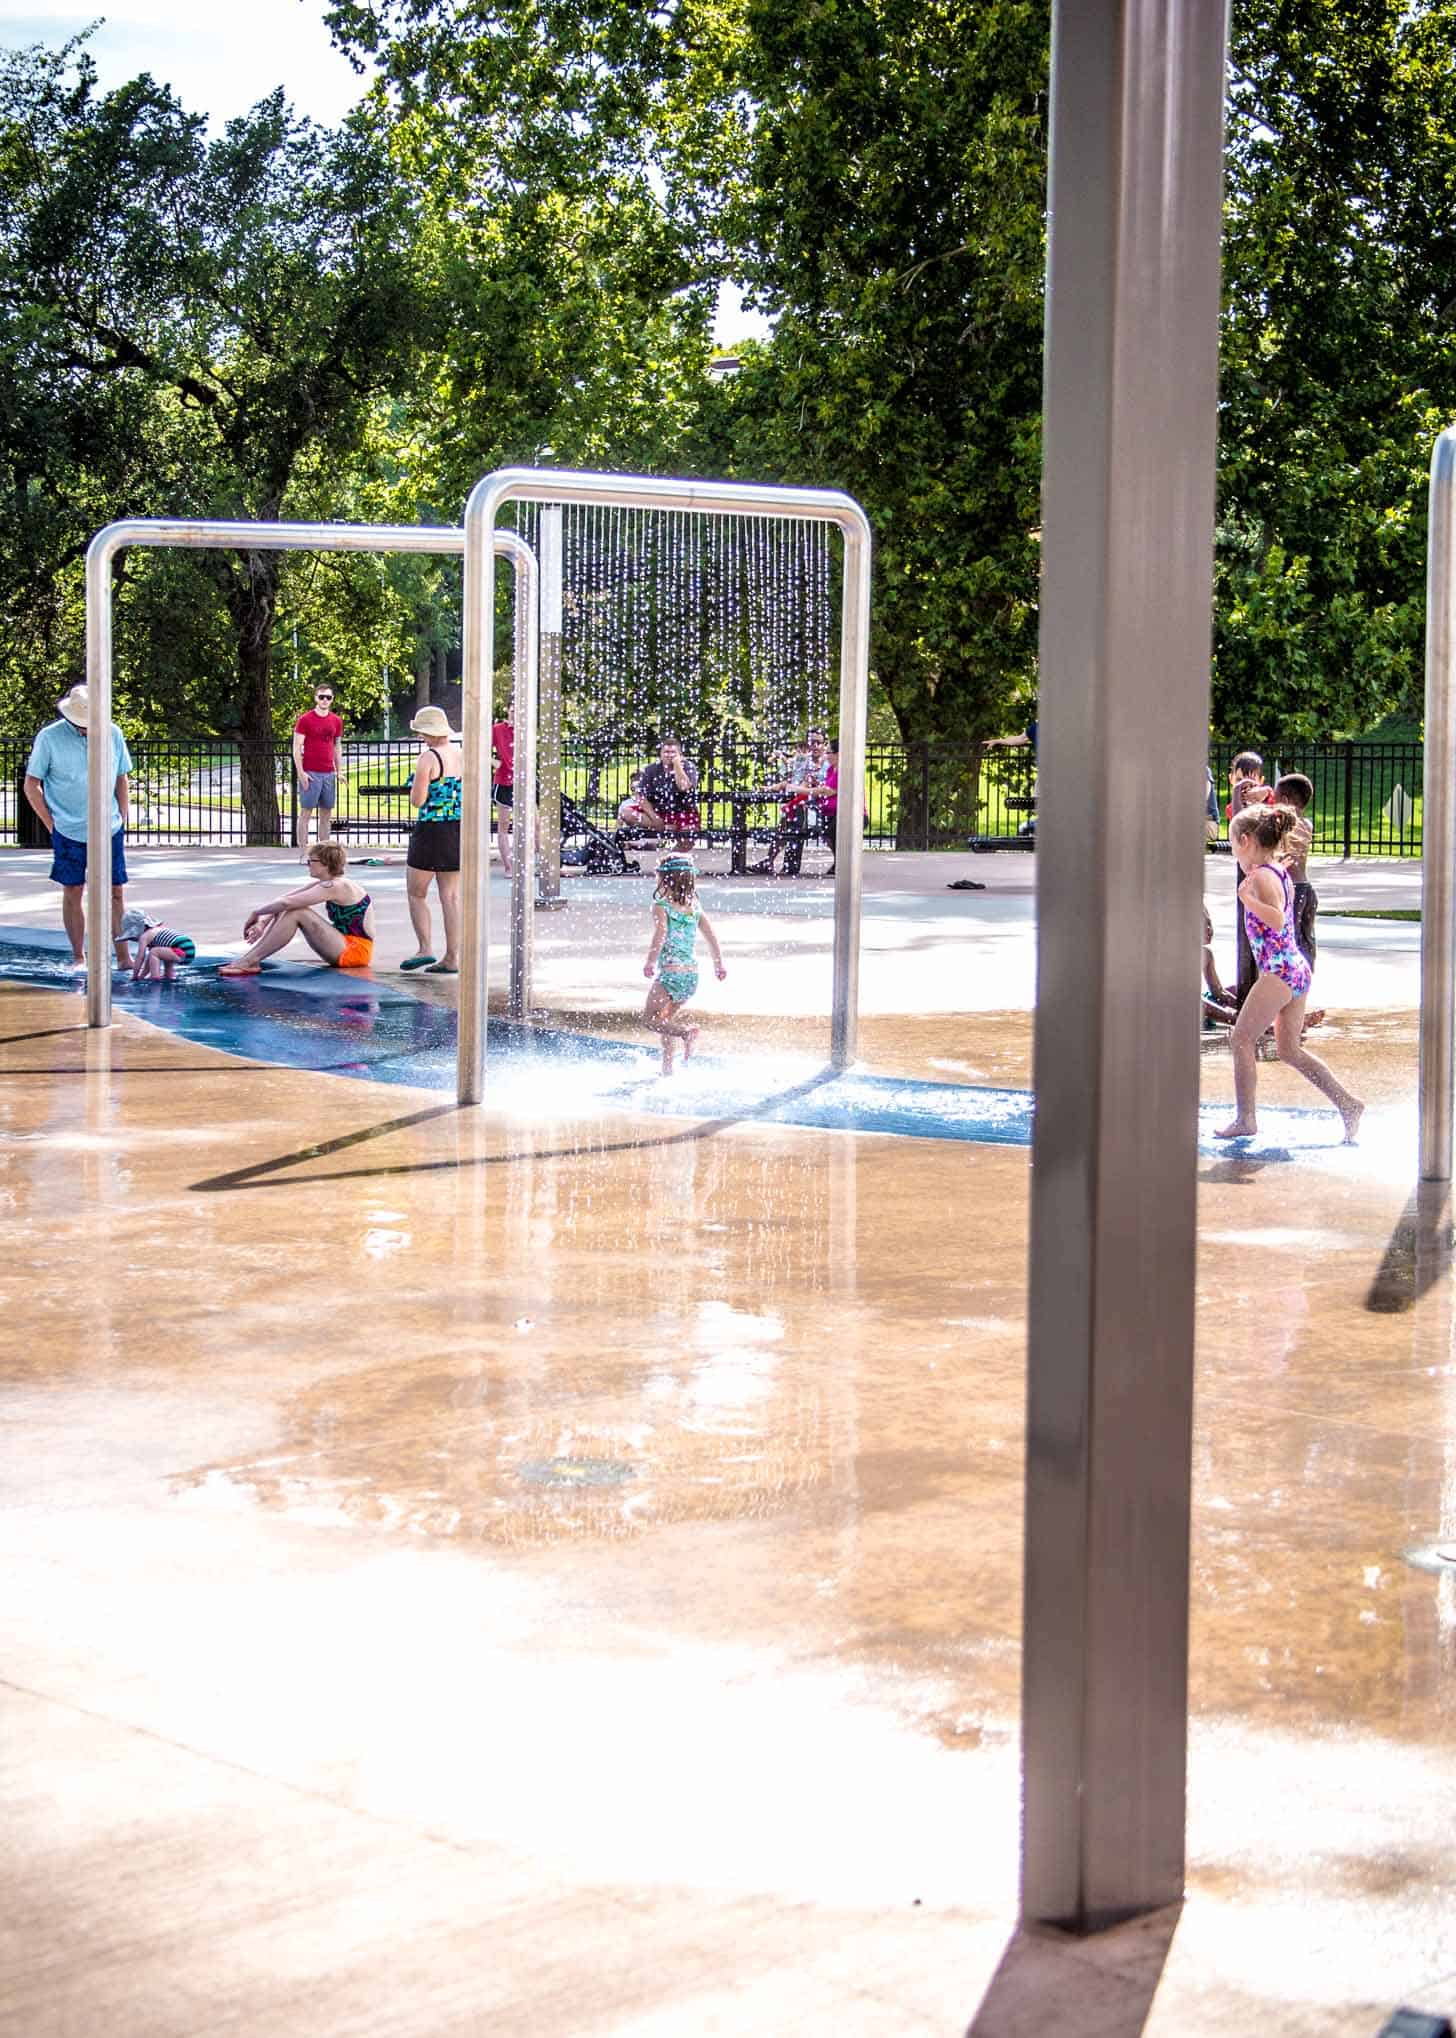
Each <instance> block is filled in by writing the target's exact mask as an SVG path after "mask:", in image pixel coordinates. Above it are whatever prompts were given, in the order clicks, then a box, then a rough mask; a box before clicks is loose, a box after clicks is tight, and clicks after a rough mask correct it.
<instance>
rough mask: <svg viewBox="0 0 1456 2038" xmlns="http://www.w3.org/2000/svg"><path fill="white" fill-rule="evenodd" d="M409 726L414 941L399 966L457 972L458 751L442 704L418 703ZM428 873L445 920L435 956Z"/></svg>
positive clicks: (408, 875)
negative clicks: (416, 749)
mask: <svg viewBox="0 0 1456 2038" xmlns="http://www.w3.org/2000/svg"><path fill="white" fill-rule="evenodd" d="M410 727H411V728H412V729H413V730H414V732H415V734H416V735H417V736H419V737H421V738H422V739H423V740H422V743H421V747H420V754H419V757H418V758H417V759H416V761H415V774H414V777H413V778H412V779H411V780H410V789H409V796H410V805H411V806H412V807H414V808H415V809H416V818H415V825H414V827H413V828H412V829H411V830H410V839H409V853H408V855H407V856H406V857H405V865H406V868H405V874H404V875H405V886H406V889H407V892H408V896H409V916H410V925H411V927H413V929H414V931H415V940H416V942H417V943H418V947H417V948H416V950H415V953H414V954H413V955H407V956H406V957H405V959H404V961H403V962H402V963H401V964H400V968H401V969H422V970H428V971H429V973H430V975H431V976H439V977H453V976H458V975H459V973H460V953H459V942H460V752H459V750H458V748H457V747H456V744H455V740H454V738H453V737H452V736H451V734H450V723H449V719H448V717H447V716H446V714H445V710H444V709H443V708H421V709H420V711H419V713H418V714H417V715H416V716H415V718H414V720H413V721H412V722H411V723H410ZM431 878H433V879H434V881H435V884H436V887H437V888H438V890H439V894H440V915H441V918H442V919H443V920H444V922H445V953H444V954H443V955H442V956H441V957H440V959H439V961H438V962H437V961H436V960H435V953H434V950H433V949H432V948H431V946H430V880H431Z"/></svg>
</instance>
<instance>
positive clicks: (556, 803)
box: [536, 503, 565, 910]
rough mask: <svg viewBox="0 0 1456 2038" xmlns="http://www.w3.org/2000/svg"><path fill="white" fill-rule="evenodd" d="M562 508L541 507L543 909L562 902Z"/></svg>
mask: <svg viewBox="0 0 1456 2038" xmlns="http://www.w3.org/2000/svg"><path fill="white" fill-rule="evenodd" d="M562 536H563V533H562V512H561V505H560V503H547V504H546V505H545V506H544V507H543V509H542V511H541V536H540V548H541V559H540V566H541V671H540V678H539V682H538V683H539V687H540V702H541V713H540V747H539V750H538V754H537V762H538V765H539V768H540V773H541V791H540V800H539V812H540V817H541V818H540V851H539V867H540V877H539V880H538V882H537V887H536V904H537V905H538V906H540V907H543V908H545V909H548V910H549V909H550V908H552V907H555V906H561V905H564V904H565V901H564V900H563V898H562V896H561V630H562Z"/></svg>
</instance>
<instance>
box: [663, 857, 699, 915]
mask: <svg viewBox="0 0 1456 2038" xmlns="http://www.w3.org/2000/svg"><path fill="white" fill-rule="evenodd" d="M684 865H686V868H684V867H683V866H684ZM697 889H698V874H697V872H696V871H695V870H694V869H693V867H692V865H691V864H690V863H688V860H687V858H686V857H684V858H683V860H682V863H681V864H679V863H678V862H676V860H675V859H674V860H673V861H672V862H670V863H669V864H668V866H667V867H666V868H665V869H663V868H660V869H659V870H658V873H657V890H656V891H655V892H654V893H653V894H652V896H653V898H654V900H656V899H670V900H671V901H672V903H673V905H675V906H689V905H691V904H692V901H693V897H694V894H695V893H696V891H697Z"/></svg>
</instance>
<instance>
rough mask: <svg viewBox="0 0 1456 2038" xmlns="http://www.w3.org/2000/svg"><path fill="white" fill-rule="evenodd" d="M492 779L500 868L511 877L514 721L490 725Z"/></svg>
mask: <svg viewBox="0 0 1456 2038" xmlns="http://www.w3.org/2000/svg"><path fill="white" fill-rule="evenodd" d="M490 749H491V764H492V769H491V779H492V784H491V788H490V796H491V798H492V799H493V800H494V801H495V835H496V843H497V845H498V847H499V849H500V860H501V867H502V869H503V870H505V871H506V873H507V874H508V875H509V872H510V868H511V813H512V809H513V807H514V804H515V797H516V730H515V724H514V723H513V722H492V723H491V725H490Z"/></svg>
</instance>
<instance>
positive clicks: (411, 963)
mask: <svg viewBox="0 0 1456 2038" xmlns="http://www.w3.org/2000/svg"><path fill="white" fill-rule="evenodd" d="M434 967H435V958H434V956H433V955H407V956H406V957H405V959H404V961H403V962H402V963H401V964H400V968H401V969H433V968H434Z"/></svg>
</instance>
